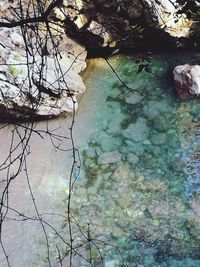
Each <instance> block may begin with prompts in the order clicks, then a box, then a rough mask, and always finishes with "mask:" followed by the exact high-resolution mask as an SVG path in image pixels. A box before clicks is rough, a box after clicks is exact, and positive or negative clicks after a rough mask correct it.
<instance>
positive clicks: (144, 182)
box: [0, 54, 200, 267]
mask: <svg viewBox="0 0 200 267" xmlns="http://www.w3.org/2000/svg"><path fill="white" fill-rule="evenodd" d="M199 58H200V56H199V55H198V54H176V55H173V54H171V55H165V54H162V55H153V56H152V58H151V61H150V63H149V62H148V63H149V64H150V66H149V69H148V71H145V70H143V71H142V72H140V73H138V63H136V62H135V61H137V58H136V57H135V56H131V57H128V56H115V57H113V58H110V59H109V63H110V64H111V66H112V67H113V69H114V70H115V71H116V72H117V74H118V75H119V77H120V78H121V79H122V81H123V82H124V83H125V84H126V87H125V86H124V85H123V84H122V83H121V82H120V81H119V79H117V77H116V75H114V73H113V70H112V69H111V68H110V67H109V65H108V64H107V62H106V61H105V60H104V59H94V60H89V61H88V62H87V64H88V67H87V69H86V71H85V72H84V73H83V74H82V78H83V81H84V83H85V85H86V87H87V90H86V92H85V93H84V95H83V96H82V98H81V99H80V106H79V109H78V111H77V113H76V117H75V126H74V127H75V128H74V132H73V136H74V141H75V144H76V147H77V149H78V150H79V155H80V158H81V171H80V173H77V176H76V177H75V179H76V183H75V185H74V190H73V196H72V202H71V214H72V216H73V222H74V223H73V238H74V241H73V242H74V245H76V244H80V243H82V244H84V243H85V241H86V240H87V237H88V231H89V235H90V239H91V243H90V247H89V246H88V242H87V243H85V245H83V246H82V247H81V248H80V250H77V251H78V252H79V253H81V254H82V255H84V258H85V259H86V260H84V259H83V258H81V257H80V255H79V254H76V255H75V254H74V257H73V264H74V265H73V266H75V267H80V266H91V264H89V263H88V262H87V261H90V260H91V261H92V264H93V266H95V267H96V266H102V261H103V264H104V265H105V266H106V267H116V266H117V267H118V266H130V267H132V266H133V267H134V266H145V267H150V266H151V267H152V266H161V267H163V266H199V264H200V255H199V246H200V240H199V233H200V226H199V225H200V224H199V222H200V198H199V188H200V187H199V185H200V180H199V158H198V155H199V119H200V115H199V114H200V104H199V100H198V99H193V100H180V98H179V97H178V96H177V95H176V93H175V88H174V87H175V86H174V81H173V74H172V72H173V68H174V67H175V66H176V65H179V64H184V63H185V62H188V63H190V64H193V65H195V64H197V63H198V61H199ZM144 63H146V62H144ZM150 67H151V68H150ZM70 120H71V119H70V116H68V118H63V119H61V118H60V119H58V120H54V121H53V120H52V121H49V122H48V127H49V129H51V130H53V131H55V129H59V131H58V132H56V133H58V134H59V135H64V136H66V135H68V134H69V128H70V125H71V124H70ZM46 126H47V124H46V123H44V122H40V123H38V124H36V126H35V127H36V128H34V129H46ZM12 127H13V126H9V127H8V128H4V129H2V130H1V139H2V140H4V139H5V140H7V141H6V142H3V143H5V147H3V151H4V152H3V153H2V155H5V154H6V149H7V146H6V144H7V143H9V142H10V140H11V137H12V136H10V139H9V140H8V133H11V132H12V131H10V129H13V128H12ZM19 131H20V132H21V133H23V132H24V129H23V128H19ZM44 140H45V142H44ZM44 140H42V139H41V138H40V137H39V136H38V135H33V136H32V138H31V140H30V151H32V153H30V155H29V156H28V158H27V160H28V169H29V173H30V181H31V184H32V190H33V192H34V194H36V200H37V203H38V208H39V212H40V214H42V217H43V218H44V219H45V220H47V221H48V222H49V223H51V224H52V225H53V226H54V227H56V229H57V230H58V231H59V234H61V235H62V236H64V237H65V238H66V239H67V240H68V224H67V219H66V213H67V201H68V179H69V176H70V166H71V164H72V154H71V152H70V151H66V149H67V150H68V149H70V148H71V145H70V143H69V140H68V141H66V140H65V141H64V142H63V143H62V146H61V147H60V148H61V150H59V149H57V148H56V146H52V143H51V140H50V139H48V137H46V138H45V139H44ZM16 141H17V140H16ZM55 144H56V145H59V140H57V141H56V143H55ZM38 152H39V153H38ZM2 160H5V157H4V156H2ZM12 168H14V166H13V167H12ZM19 178H20V179H16V181H15V183H14V184H13V185H12V187H11V188H10V197H9V203H10V206H11V207H13V208H14V209H19V210H21V211H22V212H23V213H25V214H28V215H29V216H30V217H31V216H35V211H34V209H33V203H32V200H31V196H30V193H28V192H29V189H28V186H27V181H26V177H25V176H24V173H23V172H22V173H21V174H20V176H19ZM19 199H20V201H19ZM16 200H17V201H16ZM58 213H59V214H60V215H61V216H59V215H58ZM8 215H9V216H10V217H11V218H13V216H16V215H15V214H12V212H10V213H9V214H8ZM9 216H8V217H9ZM14 218H15V219H17V218H18V217H17V216H16V217H14ZM15 229H18V231H17V232H16V231H15ZM39 229H40V230H39ZM47 234H48V237H49V245H50V253H51V254H50V257H51V261H52V266H55V267H57V266H58V261H57V259H58V258H57V250H56V246H59V248H60V251H61V253H65V252H66V251H67V249H68V247H67V246H66V244H63V243H62V241H61V240H59V238H58V237H57V236H56V235H55V233H54V231H53V230H52V228H47ZM3 240H4V244H5V247H6V249H7V251H8V253H9V255H10V259H11V263H12V266H14V267H15V266H16V267H19V266H25V265H26V266H45V267H46V266H48V262H47V257H46V253H47V252H46V246H45V242H44V236H43V233H42V230H41V226H40V225H39V222H37V223H35V224H33V222H32V221H27V222H26V221H18V220H17V221H15V220H8V221H7V222H5V223H4V235H3ZM16 240H17V242H16ZM30 246H31V248H32V252H31V256H30V250H29V248H30ZM19 255H20V256H19ZM0 257H1V262H2V264H3V266H6V261H5V255H3V254H0ZM20 264H21V265H20ZM64 264H65V265H66V266H68V265H67V264H69V262H68V261H67V258H66V262H64Z"/></svg>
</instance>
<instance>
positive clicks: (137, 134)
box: [123, 118, 150, 142]
mask: <svg viewBox="0 0 200 267" xmlns="http://www.w3.org/2000/svg"><path fill="white" fill-rule="evenodd" d="M149 132H150V129H149V127H148V126H147V121H146V120H145V119H144V118H139V119H138V120H137V121H136V123H131V124H129V126H128V128H127V129H126V130H125V131H124V132H123V136H124V137H125V138H127V139H131V140H133V141H135V142H142V141H144V140H146V139H147V137H148V135H149Z"/></svg>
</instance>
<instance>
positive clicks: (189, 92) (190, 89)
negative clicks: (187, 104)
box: [173, 64, 200, 98]
mask: <svg viewBox="0 0 200 267" xmlns="http://www.w3.org/2000/svg"><path fill="white" fill-rule="evenodd" d="M173 73H174V81H175V85H176V89H177V92H178V94H179V95H180V97H181V98H187V97H190V96H198V95H200V66H199V65H194V66H192V65H189V64H185V65H180V66H177V67H175V68H174V71H173Z"/></svg>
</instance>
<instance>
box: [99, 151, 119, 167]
mask: <svg viewBox="0 0 200 267" xmlns="http://www.w3.org/2000/svg"><path fill="white" fill-rule="evenodd" d="M120 160H121V154H120V153H119V152H118V151H112V152H106V153H104V154H102V155H100V156H99V158H98V161H97V163H98V164H111V163H117V162H118V161H120Z"/></svg>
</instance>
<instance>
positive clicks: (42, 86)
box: [0, 28, 86, 121]
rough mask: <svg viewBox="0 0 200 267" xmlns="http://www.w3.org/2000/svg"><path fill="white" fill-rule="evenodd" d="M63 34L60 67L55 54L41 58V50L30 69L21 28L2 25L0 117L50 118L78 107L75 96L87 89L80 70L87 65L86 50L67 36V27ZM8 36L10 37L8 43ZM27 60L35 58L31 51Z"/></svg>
mask: <svg viewBox="0 0 200 267" xmlns="http://www.w3.org/2000/svg"><path fill="white" fill-rule="evenodd" d="M58 38H59V37H58ZM62 38H63V39H62V45H61V47H60V53H61V55H62V58H61V57H60V58H58V61H59V66H60V69H59V71H55V69H58V64H57V63H55V61H54V57H53V55H49V56H46V57H45V60H44V62H42V61H41V57H40V55H39V54H35V58H34V61H35V63H34V64H31V65H30V67H29V71H28V68H27V66H26V62H27V58H26V56H25V52H24V46H23V38H22V36H21V35H20V31H18V30H17V29H12V30H8V29H4V28H1V29H0V43H2V45H1V46H0V47H1V60H2V62H4V63H5V64H1V66H0V81H1V83H0V92H1V93H0V120H1V121H15V120H30V119H31V120H38V119H48V118H53V117H56V116H59V115H64V114H67V113H72V112H73V111H76V109H77V107H78V103H77V99H76V97H77V95H79V94H81V93H83V92H84V91H85V86H84V84H83V82H82V79H81V77H80V76H79V74H78V73H79V72H80V71H81V70H83V69H84V67H85V66H86V64H85V62H84V59H85V57H86V53H85V52H84V50H85V49H84V47H82V46H79V45H76V43H74V41H70V39H69V38H68V37H66V35H65V32H64V30H63V37H62ZM5 40H8V42H10V40H11V42H10V43H9V45H7V43H5V42H6V41H5ZM67 40H68V41H67ZM4 43H5V44H4ZM3 44H4V46H3ZM72 44H73V46H72ZM67 45H68V46H67ZM13 50H15V52H13ZM81 50H82V51H83V53H81ZM49 51H51V49H49ZM76 53H77V54H76ZM79 54H81V56H80V57H79ZM28 60H29V62H33V58H32V57H31V56H30V55H29V58H28ZM42 66H43V67H42ZM69 66H71V68H70V67H69ZM42 68H43V74H42V75H41V72H40V70H41V69H42ZM28 76H29V77H30V80H29V79H28V78H27V77H28ZM29 82H31V87H30V84H29Z"/></svg>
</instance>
